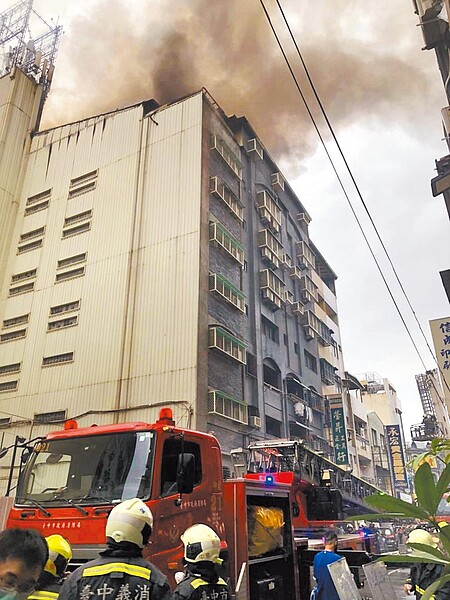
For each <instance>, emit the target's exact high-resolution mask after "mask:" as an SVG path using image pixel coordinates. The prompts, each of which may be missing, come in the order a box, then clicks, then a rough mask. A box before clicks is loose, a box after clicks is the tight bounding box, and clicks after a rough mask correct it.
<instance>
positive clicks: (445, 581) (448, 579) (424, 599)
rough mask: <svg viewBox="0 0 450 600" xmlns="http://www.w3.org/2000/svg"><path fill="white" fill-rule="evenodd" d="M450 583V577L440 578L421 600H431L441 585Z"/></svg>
mask: <svg viewBox="0 0 450 600" xmlns="http://www.w3.org/2000/svg"><path fill="white" fill-rule="evenodd" d="M447 581H450V575H444V576H443V577H439V579H436V581H433V583H432V584H431V585H429V586H428V587H427V589H426V590H425V593H424V594H423V595H422V597H421V600H430V598H431V596H432V595H433V594H434V592H435V591H436V590H438V589H439V588H440V587H441V585H443V584H444V583H447Z"/></svg>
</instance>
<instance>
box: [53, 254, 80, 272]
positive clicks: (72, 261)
mask: <svg viewBox="0 0 450 600" xmlns="http://www.w3.org/2000/svg"><path fill="white" fill-rule="evenodd" d="M85 260H86V252H84V253H83V254H76V255H75V256H69V257H68V258H63V259H61V260H58V266H57V268H58V269H63V268H64V267H69V266H70V265H76V264H77V263H80V262H84V261H85Z"/></svg>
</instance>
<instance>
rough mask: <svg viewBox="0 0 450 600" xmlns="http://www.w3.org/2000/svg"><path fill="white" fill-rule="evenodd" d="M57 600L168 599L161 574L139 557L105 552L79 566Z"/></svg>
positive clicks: (164, 580)
mask: <svg viewBox="0 0 450 600" xmlns="http://www.w3.org/2000/svg"><path fill="white" fill-rule="evenodd" d="M59 598H60V600H170V598H171V590H170V587H169V584H168V582H167V578H166V576H165V575H163V574H162V573H161V571H160V570H159V569H157V568H156V567H154V566H153V565H152V564H151V563H149V562H148V561H146V560H145V559H144V558H141V557H123V556H117V555H116V556H114V557H111V556H107V557H102V556H101V557H100V558H98V559H96V560H93V561H91V562H88V563H86V564H85V565H84V566H82V567H79V568H78V569H77V570H76V571H74V573H72V575H71V576H70V577H69V578H68V579H67V580H66V582H65V583H64V585H63V587H62V589H61V592H60V595H59Z"/></svg>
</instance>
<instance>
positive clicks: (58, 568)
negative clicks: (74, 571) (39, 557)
mask: <svg viewBox="0 0 450 600" xmlns="http://www.w3.org/2000/svg"><path fill="white" fill-rule="evenodd" d="M45 541H46V542H47V546H48V560H47V562H46V564H45V567H44V571H46V572H47V573H50V575H53V577H56V578H58V579H60V578H61V577H64V574H65V572H66V569H67V565H68V564H69V561H70V559H71V558H72V548H71V547H70V544H69V542H68V541H67V540H66V539H65V538H63V536H62V535H56V534H55V535H49V536H48V537H46V538H45Z"/></svg>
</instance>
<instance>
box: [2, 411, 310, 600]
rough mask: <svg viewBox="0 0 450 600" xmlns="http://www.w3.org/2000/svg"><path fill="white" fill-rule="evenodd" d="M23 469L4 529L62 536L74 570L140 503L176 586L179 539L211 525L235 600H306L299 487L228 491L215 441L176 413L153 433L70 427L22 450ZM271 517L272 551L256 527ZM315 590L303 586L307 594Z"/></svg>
mask: <svg viewBox="0 0 450 600" xmlns="http://www.w3.org/2000/svg"><path fill="white" fill-rule="evenodd" d="M22 462H23V463H24V464H25V466H24V468H23V469H22V472H21V474H20V476H19V481H18V486H17V491H16V498H15V501H14V505H13V507H12V509H11V511H10V514H9V518H8V522H7V527H33V528H36V529H38V530H39V531H41V532H42V533H43V534H44V535H45V536H47V535H50V534H53V533H60V534H61V535H63V536H65V537H66V538H67V539H68V540H69V541H70V543H71V544H72V546H73V551H74V559H75V563H78V564H80V563H82V562H84V561H87V560H90V559H92V558H94V557H95V556H96V555H97V552H98V551H99V550H100V548H102V547H103V546H104V543H105V533H104V532H105V521H106V517H107V515H108V513H109V511H110V510H111V508H112V506H114V505H115V504H117V503H118V502H121V501H122V500H124V499H127V498H132V497H139V498H142V499H143V500H144V501H145V502H147V503H148V505H149V507H150V508H151V510H152V512H153V515H154V520H155V529H154V532H153V535H152V538H151V539H152V542H151V545H150V547H149V549H148V552H149V555H150V556H151V560H152V562H153V563H154V564H156V565H157V566H158V567H159V568H160V569H161V570H162V571H163V572H165V573H166V574H167V575H168V576H169V580H170V581H171V582H172V583H174V578H173V574H174V573H175V572H176V571H178V570H181V569H182V562H181V559H182V556H183V548H182V544H181V541H180V535H181V534H182V533H183V531H184V530H185V529H186V528H187V527H188V526H190V525H192V524H193V523H205V524H208V525H210V526H211V527H212V528H213V529H215V530H216V531H217V533H218V534H219V535H220V537H221V539H222V540H223V541H224V548H223V550H224V555H225V558H226V559H227V563H228V566H229V568H228V574H229V577H230V583H231V586H232V588H233V590H234V592H235V594H236V596H237V597H238V598H246V599H251V600H263V599H265V598H271V597H283V598H286V599H287V600H290V599H292V600H295V599H299V598H304V597H305V596H304V595H303V596H302V595H301V593H300V587H299V575H298V574H299V563H300V562H301V559H300V552H301V551H302V549H304V548H305V547H306V546H307V545H308V541H307V539H305V538H304V537H302V536H298V535H294V528H293V524H292V497H291V487H292V485H291V483H292V482H289V481H286V482H283V481H281V480H280V481H276V480H275V479H274V477H273V475H272V473H270V472H268V473H264V476H263V477H261V474H259V475H258V477H257V478H256V477H255V478H252V477H251V476H249V477H246V478H238V479H230V480H227V481H223V479H222V458H221V450H220V447H219V444H218V442H217V440H216V439H215V438H214V437H213V436H211V435H208V434H205V433H201V432H198V431H190V430H185V429H181V428H178V427H176V426H175V423H174V421H173V420H172V412H171V410H170V409H162V410H161V412H160V418H159V420H158V421H157V422H156V423H154V424H148V423H124V424H121V425H109V426H91V427H83V428H78V427H77V424H76V423H75V422H73V421H69V422H67V423H66V426H65V429H64V430H62V431H56V432H52V433H49V434H48V435H47V436H45V437H44V438H42V439H39V440H38V441H37V442H36V443H35V445H34V447H33V448H32V449H30V448H28V447H27V446H26V444H24V447H23V454H22ZM264 512H265V513H267V514H268V515H269V521H272V522H273V521H274V520H275V521H276V520H277V519H278V526H274V529H272V530H271V531H269V535H268V536H266V538H267V537H268V538H271V539H276V540H277V542H276V545H275V546H273V545H270V544H269V546H270V547H269V546H267V545H265V541H267V540H265V538H264V536H265V527H266V526H265V525H264V520H261V521H260V522H259V530H258V527H255V524H256V521H257V515H258V514H259V513H264ZM268 527H270V525H269V526H268ZM305 577H306V576H305ZM283 582H288V584H287V585H285V584H284V583H283ZM308 585H309V581H308V582H303V589H304V590H306V589H307V588H308Z"/></svg>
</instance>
